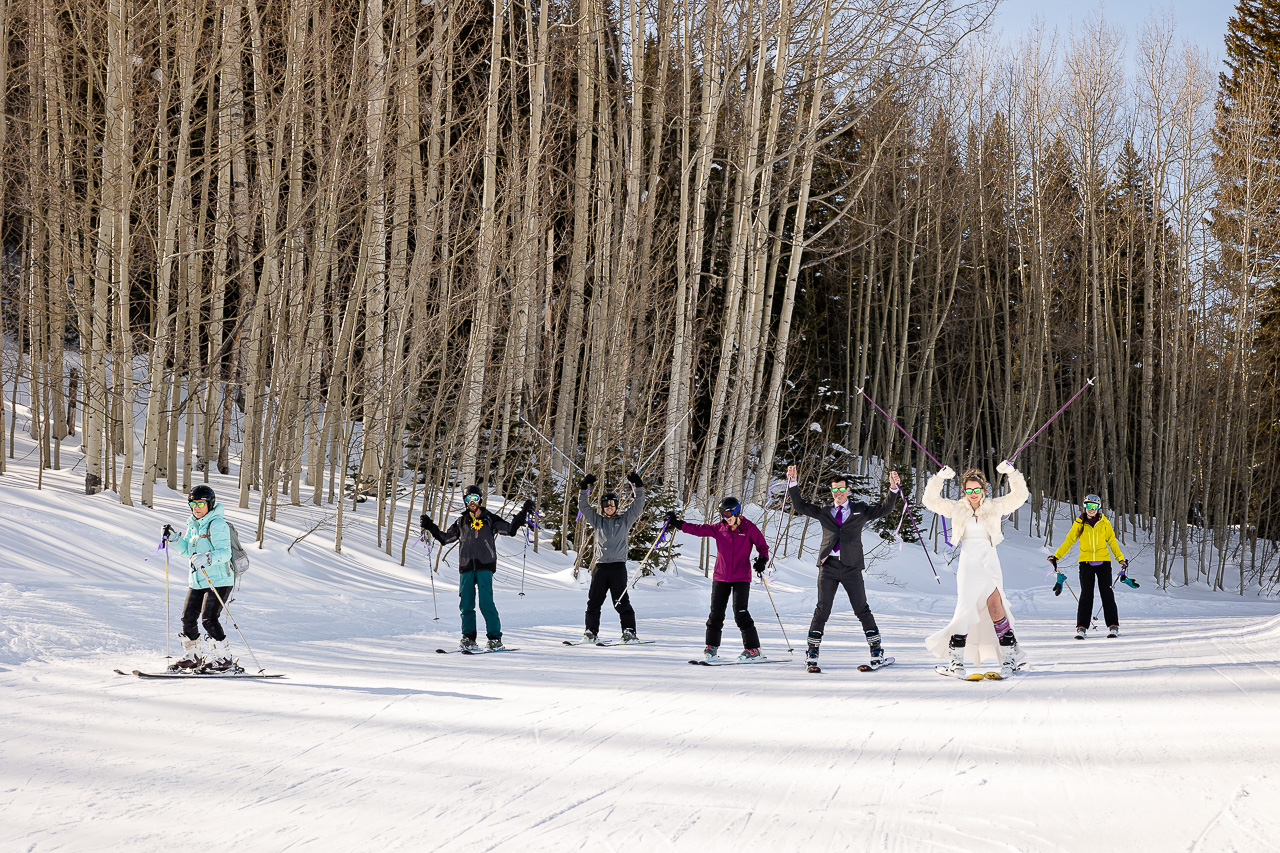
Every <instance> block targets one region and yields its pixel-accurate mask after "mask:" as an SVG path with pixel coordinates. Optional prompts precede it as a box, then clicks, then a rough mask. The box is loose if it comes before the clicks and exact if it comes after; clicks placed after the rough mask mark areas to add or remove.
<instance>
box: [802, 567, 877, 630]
mask: <svg viewBox="0 0 1280 853" xmlns="http://www.w3.org/2000/svg"><path fill="white" fill-rule="evenodd" d="M840 587H844V591H845V592H846V593H848V595H849V603H850V604H851V605H853V615H854V616H857V617H858V621H859V622H861V623H862V630H863V632H864V633H866V634H877V633H879V629H878V628H876V617H875V616H873V615H871V606H870V605H868V604H867V588H866V585H865V583H864V582H863V579H862V567H861V566H846V565H845V564H844V563H842V562H840V560H839V559H837V558H835V557H828V558H827V559H826V560H824V561H823V563H822V568H821V569H819V570H818V606H817V607H815V608H813V621H812V622H810V623H809V642H810V643H819V642H821V641H822V632H823V631H824V630H825V629H826V627H827V620H828V619H829V618H831V606H832V605H833V604H834V603H835V600H836V591H837V590H839V588H840Z"/></svg>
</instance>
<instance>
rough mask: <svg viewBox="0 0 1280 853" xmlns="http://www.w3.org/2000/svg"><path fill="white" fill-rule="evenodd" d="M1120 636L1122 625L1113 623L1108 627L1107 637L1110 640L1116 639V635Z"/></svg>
mask: <svg viewBox="0 0 1280 853" xmlns="http://www.w3.org/2000/svg"><path fill="white" fill-rule="evenodd" d="M1119 636H1120V626H1119V625H1111V626H1110V627H1108V628H1107V639H1108V640H1114V639H1115V638H1116V637H1119Z"/></svg>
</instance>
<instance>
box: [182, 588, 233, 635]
mask: <svg viewBox="0 0 1280 853" xmlns="http://www.w3.org/2000/svg"><path fill="white" fill-rule="evenodd" d="M215 589H216V590H217V593H218V594H217V595H214V594H213V593H214V590H212V589H189V590H187V600H186V602H185V603H184V604H183V605H182V636H184V637H186V638H187V639H188V640H198V639H200V632H199V631H198V630H196V620H197V619H199V620H200V624H201V625H203V626H204V632H205V633H206V634H208V635H209V636H210V637H212V638H213V639H215V640H217V641H218V642H222V641H223V640H225V639H226V638H227V635H226V633H224V632H223V630H222V625H221V624H220V623H219V622H218V614H220V613H222V601H226V600H227V599H228V598H230V597H231V587H229V586H220V587H215ZM219 596H221V598H222V601H219V600H218V598H219Z"/></svg>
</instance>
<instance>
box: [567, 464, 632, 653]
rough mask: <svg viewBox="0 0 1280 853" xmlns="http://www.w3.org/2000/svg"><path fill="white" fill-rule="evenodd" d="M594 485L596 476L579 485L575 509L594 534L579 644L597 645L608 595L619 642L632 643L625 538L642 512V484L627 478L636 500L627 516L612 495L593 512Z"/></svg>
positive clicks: (615, 496) (629, 508) (626, 539)
mask: <svg viewBox="0 0 1280 853" xmlns="http://www.w3.org/2000/svg"><path fill="white" fill-rule="evenodd" d="M595 481H596V477H595V475H594V474H588V475H587V476H585V477H583V478H582V480H581V481H579V483H578V508H579V509H581V510H582V517H583V519H585V520H586V522H587V524H590V525H591V527H592V529H593V530H595V534H596V536H595V554H594V557H593V561H592V562H593V565H592V567H591V588H590V590H589V591H588V592H587V627H586V630H585V631H584V632H583V634H582V642H584V643H594V642H595V641H596V635H597V634H598V633H599V631H600V607H601V605H603V604H604V596H605V593H606V592H608V593H609V595H610V597H611V598H612V599H613V607H614V609H615V610H617V611H618V619H619V620H620V621H621V622H622V642H624V643H634V642H636V641H637V637H636V611H635V609H634V608H633V607H632V606H631V596H630V595H629V594H628V593H627V551H628V550H629V549H630V543H629V542H628V536H629V534H630V533H631V528H632V527H633V526H634V525H635V523H636V522H637V521H639V520H640V513H641V512H643V511H644V500H645V492H644V482H643V481H642V480H641V479H640V474H639V473H638V472H636V471H632V472H631V473H630V474H628V475H627V482H629V483H631V485H633V486H635V487H636V499H635V500H634V501H632V502H631V506H629V507H627V511H626V512H623V513H619V512H618V496H617V495H616V494H614V493H613V492H605V493H604V494H603V495H601V497H600V512H596V511H595V510H594V509H592V508H591V506H590V505H589V504H588V503H587V495H588V489H590V488H591V484H592V483H594V482H595Z"/></svg>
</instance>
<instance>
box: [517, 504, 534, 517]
mask: <svg viewBox="0 0 1280 853" xmlns="http://www.w3.org/2000/svg"><path fill="white" fill-rule="evenodd" d="M520 511H521V512H522V513H524V514H525V515H528V514H529V513H531V512H533V501H525V502H524V504H523V505H522V506H521V507H520Z"/></svg>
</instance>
